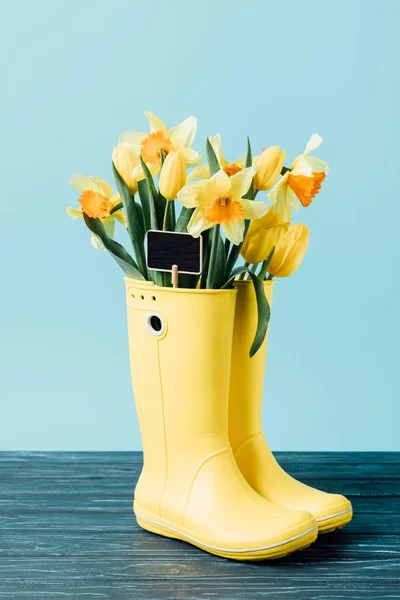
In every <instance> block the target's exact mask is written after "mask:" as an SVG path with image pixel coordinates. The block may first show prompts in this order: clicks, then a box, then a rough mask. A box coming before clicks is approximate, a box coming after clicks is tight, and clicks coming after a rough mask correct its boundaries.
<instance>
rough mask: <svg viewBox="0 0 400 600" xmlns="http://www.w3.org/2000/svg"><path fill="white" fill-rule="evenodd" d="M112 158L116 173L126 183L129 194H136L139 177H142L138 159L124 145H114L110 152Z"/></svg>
mask: <svg viewBox="0 0 400 600" xmlns="http://www.w3.org/2000/svg"><path fill="white" fill-rule="evenodd" d="M112 160H113V163H114V165H115V168H116V169H117V171H118V173H119V174H120V176H121V177H122V179H123V180H124V182H125V183H126V186H127V187H128V189H129V191H130V192H131V194H136V192H137V189H138V185H137V182H138V181H139V180H140V179H144V173H143V169H142V167H141V164H140V161H139V159H137V158H135V156H134V154H133V153H132V152H131V151H130V150H129V148H126V147H125V146H121V145H119V146H116V147H115V148H114V150H113V153H112Z"/></svg>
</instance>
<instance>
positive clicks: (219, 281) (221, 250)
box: [214, 235, 226, 289]
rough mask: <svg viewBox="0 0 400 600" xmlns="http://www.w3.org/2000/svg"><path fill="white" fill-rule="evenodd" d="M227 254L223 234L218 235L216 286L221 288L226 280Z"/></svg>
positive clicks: (215, 269)
mask: <svg viewBox="0 0 400 600" xmlns="http://www.w3.org/2000/svg"><path fill="white" fill-rule="evenodd" d="M225 269H226V256H225V246H224V242H223V241H222V238H221V236H220V235H219V236H218V246H217V256H216V261H215V267H214V287H215V288H216V289H219V288H220V287H221V286H222V285H223V284H224V281H225Z"/></svg>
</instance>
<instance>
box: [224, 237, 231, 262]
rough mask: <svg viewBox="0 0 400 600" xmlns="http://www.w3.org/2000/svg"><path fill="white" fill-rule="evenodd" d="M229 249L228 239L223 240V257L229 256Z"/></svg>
mask: <svg viewBox="0 0 400 600" xmlns="http://www.w3.org/2000/svg"><path fill="white" fill-rule="evenodd" d="M230 249H231V243H230V241H229V240H228V238H226V240H225V257H226V258H228V256H229V250H230Z"/></svg>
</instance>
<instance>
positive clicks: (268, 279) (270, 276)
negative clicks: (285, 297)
mask: <svg viewBox="0 0 400 600" xmlns="http://www.w3.org/2000/svg"><path fill="white" fill-rule="evenodd" d="M273 278H274V276H273V275H271V273H270V274H269V275H268V277H267V281H271V279H273Z"/></svg>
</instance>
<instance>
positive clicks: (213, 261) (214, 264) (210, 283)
mask: <svg viewBox="0 0 400 600" xmlns="http://www.w3.org/2000/svg"><path fill="white" fill-rule="evenodd" d="M219 231H220V225H219V223H217V224H216V225H214V228H213V231H212V241H211V252H210V264H209V267H208V274H207V286H206V287H207V289H214V288H215V284H216V280H217V272H218V268H219V265H218V258H219V253H218V239H221V236H220V234H219Z"/></svg>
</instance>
